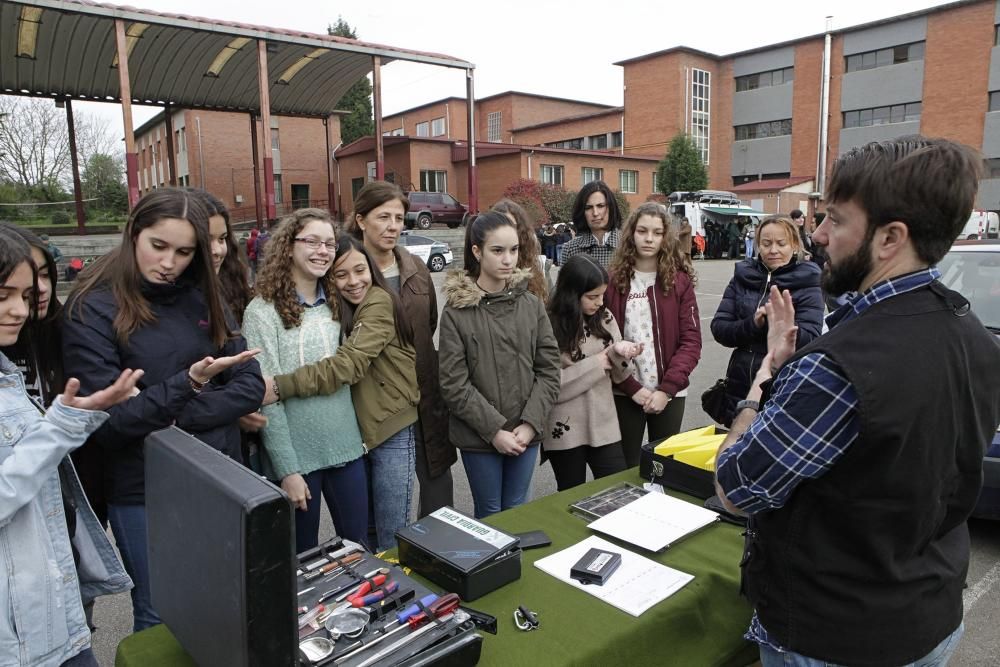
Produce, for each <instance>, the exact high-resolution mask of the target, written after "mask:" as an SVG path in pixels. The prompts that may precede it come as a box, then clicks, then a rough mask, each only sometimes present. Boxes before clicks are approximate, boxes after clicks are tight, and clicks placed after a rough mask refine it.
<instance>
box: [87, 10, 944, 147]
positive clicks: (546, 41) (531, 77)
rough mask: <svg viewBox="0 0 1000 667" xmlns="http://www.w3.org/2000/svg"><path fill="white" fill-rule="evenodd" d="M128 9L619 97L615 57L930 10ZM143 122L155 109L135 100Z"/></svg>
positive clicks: (399, 96)
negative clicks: (311, 37) (333, 40)
mask: <svg viewBox="0 0 1000 667" xmlns="http://www.w3.org/2000/svg"><path fill="white" fill-rule="evenodd" d="M121 4H127V5H131V6H134V7H140V8H144V9H151V10H154V11H163V12H170V13H175V14H187V15H190V16H198V17H205V18H210V19H220V20H229V21H238V22H241V23H250V24H255V25H261V26H268V27H274V28H286V29H293V30H301V31H308V32H317V33H325V32H326V26H327V25H328V24H329V23H332V22H334V21H336V19H337V16H338V15H341V16H343V18H344V19H345V20H346V21H347V22H348V23H349V24H350V25H351V26H352V27H353V28H354V29H355V31H356V33H357V35H358V38H359V39H362V40H365V41H368V42H375V43H378V44H383V45H387V46H395V47H402V48H409V49H415V50H421V51H432V52H436V53H443V54H446V55H449V56H453V57H455V58H459V59H463V60H467V61H470V62H472V63H474V64H475V65H476V74H475V76H476V95H477V97H483V96H486V95H491V94H493V93H500V92H503V91H506V90H520V91H524V92H529V93H538V94H544V95H554V96H557V97H568V98H573V99H580V100H585V101H589V102H601V103H605V104H613V105H619V104H621V103H622V68H621V67H617V66H615V65H612V63H613V62H616V61H619V60H624V59H626V58H631V57H634V56H638V55H642V54H645V53H651V52H653V51H659V50H661V49H666V48H669V47H673V46H678V45H684V46H690V47H693V48H697V49H702V50H704V51H709V52H711V53H717V54H727V53H732V52H735V51H741V50H744V49H751V48H755V47H758V46H765V45H767V44H773V43H775V42H780V41H784V40H788V39H794V38H797V37H803V36H806V35H813V34H817V33H820V32H822V31H823V29H824V25H825V17H826V16H827V15H828V14H832V15H833V26H834V28H842V27H847V26H852V25H857V24H859V23H865V22H868V21H874V20H878V19H882V18H888V17H891V16H896V15H899V14H904V13H907V12H911V11H916V10H919V9H924V8H927V7H931V6H934V5H940V4H944V3H942V2H940V1H937V2H934V1H923V0H880V1H879V2H872V1H871V0H838V1H837V2H815V1H813V0H759V1H758V2H730V1H723V0H700V1H697V2H683V3H681V2H652V1H649V0H617V1H614V2H610V3H609V2H606V1H603V0H602V1H601V2H597V1H594V0H555V1H552V0H533V1H529V0H506V1H505V2H489V3H488V2H482V1H481V0H472V1H471V2H470V1H469V0H462V1H459V0H436V1H432V2H416V1H414V0H406V1H405V2H404V1H403V0H376V1H374V2H373V1H368V2H350V3H347V2H324V1H322V0H278V1H277V2H268V3H258V2H247V0H170V2H166V1H165V0H128V1H127V2H125V1H122V2H121ZM382 72H383V76H382V90H383V95H382V99H383V108H384V109H385V113H386V114H390V113H394V112H397V111H401V110H403V109H407V108H410V107H413V106H417V105H419V104H423V103H425V102H430V101H433V100H436V99H440V98H442V97H447V96H449V95H457V96H464V95H465V81H464V76H463V74H462V72H461V71H459V70H450V69H446V68H443V67H434V66H430V65H414V64H410V63H399V62H396V63H391V64H389V65H387V66H386V67H384V68H383V70H382ZM74 107H75V108H79V109H81V110H86V111H88V112H97V113H99V114H100V115H101V116H102V117H105V118H108V119H109V120H111V121H112V122H113V123H114V127H115V129H116V130H117V131H118V132H121V112H120V110H119V107H118V106H117V105H110V104H101V103H75V104H74ZM133 109H134V110H135V115H136V122H135V124H136V126H138V125H139V124H140V123H142V122H144V121H145V120H147V119H149V118H150V117H151V116H153V115H154V114H155V113H157V112H158V111H159V109H157V108H149V107H140V106H135V107H133Z"/></svg>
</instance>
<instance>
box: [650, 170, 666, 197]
mask: <svg viewBox="0 0 1000 667" xmlns="http://www.w3.org/2000/svg"><path fill="white" fill-rule="evenodd" d="M651 192H653V194H664V193H663V192H661V191H660V184H659V183H657V182H656V172H655V171H654V172H653V189H652V190H651Z"/></svg>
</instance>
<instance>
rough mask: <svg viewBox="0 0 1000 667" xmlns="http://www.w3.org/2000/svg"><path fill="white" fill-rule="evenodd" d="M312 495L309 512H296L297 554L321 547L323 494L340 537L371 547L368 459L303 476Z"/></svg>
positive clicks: (362, 458)
mask: <svg viewBox="0 0 1000 667" xmlns="http://www.w3.org/2000/svg"><path fill="white" fill-rule="evenodd" d="M303 478H304V479H305V481H306V486H308V487H309V495H310V496H312V498H311V499H310V500H308V501H306V509H305V510H304V511H303V510H297V511H296V512H295V553H299V554H300V553H302V552H303V551H308V550H309V549H312V548H313V547H315V546H316V545H317V544H319V508H320V494H322V496H323V498H324V499H325V500H326V508H327V509H328V510H330V517H331V518H332V519H333V526H334V528H336V530H337V535H339V536H340V537H345V538H347V539H349V540H353V541H354V542H357V543H358V544H365V545H367V544H368V476H367V474H366V473H365V459H364V457H361V456H359V457H358V458H356V459H354V460H353V461H350V462H348V463H345V464H344V465H342V466H335V467H330V468H323V469H322V470H314V471H312V472H311V473H309V474H307V475H303Z"/></svg>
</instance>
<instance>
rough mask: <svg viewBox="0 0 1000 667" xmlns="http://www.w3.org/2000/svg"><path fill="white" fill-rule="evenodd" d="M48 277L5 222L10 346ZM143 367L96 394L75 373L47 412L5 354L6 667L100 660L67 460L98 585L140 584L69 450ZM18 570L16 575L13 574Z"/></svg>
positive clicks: (1, 454)
mask: <svg viewBox="0 0 1000 667" xmlns="http://www.w3.org/2000/svg"><path fill="white" fill-rule="evenodd" d="M37 285H38V276H37V269H36V268H35V263H34V261H33V260H32V258H31V250H30V249H29V246H28V244H27V243H25V241H24V240H23V239H22V238H20V237H19V236H16V235H14V234H11V233H10V232H9V231H7V230H0V346H3V347H5V346H9V345H12V344H13V343H15V342H16V341H17V337H18V334H19V333H20V331H21V328H22V327H23V326H24V324H25V322H26V321H27V320H28V316H29V315H30V314H31V311H32V309H33V308H35V307H36V305H37V303H38V290H37ZM141 377H142V371H134V372H133V371H131V370H125V371H123V372H122V373H121V375H120V376H119V377H118V379H117V380H116V381H115V383H114V384H113V385H112V386H110V387H108V388H106V389H103V390H101V391H98V392H95V393H94V394H92V395H91V396H88V397H86V398H80V397H78V396H77V395H76V392H77V390H78V389H79V386H80V383H79V382H78V381H77V380H75V379H70V380H69V381H68V382H67V383H66V388H65V391H64V392H63V394H62V395H61V396H59V397H57V398H56V399H55V401H54V402H53V404H52V407H51V408H50V409H49V410H48V411H47V412H45V413H44V414H43V413H42V412H41V410H40V408H39V406H38V404H37V403H34V402H33V401H32V400H31V399H30V398H29V397H28V393H27V391H26V390H25V385H24V379H23V377H22V376H21V374H20V373H19V372H18V370H17V368H16V367H15V366H14V364H13V363H12V362H11V361H10V360H9V359H7V357H5V356H4V355H3V354H0V560H2V561H3V565H4V571H5V572H7V573H8V574H7V576H5V577H2V578H0V603H2V604H4V609H5V610H6V613H4V614H0V667H8V666H14V665H16V666H18V667H25V666H28V665H30V666H36V665H37V666H48V665H66V664H71V665H74V666H81V665H87V666H96V665H97V661H96V660H95V659H94V655H93V652H92V651H91V649H90V628H89V627H88V626H87V622H86V619H85V617H84V613H83V605H82V603H81V596H80V590H81V588H82V587H84V585H85V584H83V583H81V582H80V581H79V580H78V579H77V576H76V566H75V564H74V561H73V552H72V547H71V546H70V539H69V535H68V533H67V528H66V521H67V517H66V515H65V513H64V510H63V496H62V491H61V488H60V481H59V473H58V469H59V466H60V465H63V466H66V467H67V471H68V473H69V474H68V480H69V484H68V487H69V492H70V493H71V495H72V496H73V501H74V502H73V503H72V505H73V506H75V511H76V517H75V520H76V522H77V542H76V544H77V545H78V546H80V547H81V556H82V557H88V556H89V557H90V558H89V559H88V562H87V565H88V567H87V569H88V571H89V572H92V573H94V574H95V575H97V578H96V579H95V581H93V582H89V584H87V587H88V588H89V590H90V591H95V590H96V591H100V592H118V591H120V590H126V589H127V588H129V586H130V585H131V582H129V579H128V576H126V575H125V573H124V571H122V568H121V565H120V564H119V563H118V560H117V558H116V557H115V555H114V549H113V548H112V546H111V544H110V542H109V541H108V538H107V535H106V534H105V532H104V531H103V530H102V529H101V527H100V524H98V522H97V519H96V517H95V516H94V514H93V512H92V511H90V506H89V505H88V504H87V502H86V500H85V499H84V497H83V493H82V490H81V489H80V485H79V482H78V481H77V479H76V475H75V473H74V472H73V468H72V464H71V463H70V462H69V458H68V457H67V456H66V455H67V454H69V452H70V451H71V450H73V449H75V448H76V447H79V446H80V445H81V444H83V442H84V440H86V438H87V436H88V435H90V433H92V432H93V431H94V430H95V429H96V428H97V427H98V426H100V425H101V423H102V422H104V420H105V419H107V417H108V415H107V414H105V413H103V412H99V411H100V410H103V409H105V408H108V407H110V406H112V405H114V404H116V403H119V402H121V401H123V400H125V399H126V398H128V397H129V396H130V395H131V394H132V391H133V390H134V389H135V383H136V382H137V381H138V380H139V379H140V378H141ZM10 573H15V576H10Z"/></svg>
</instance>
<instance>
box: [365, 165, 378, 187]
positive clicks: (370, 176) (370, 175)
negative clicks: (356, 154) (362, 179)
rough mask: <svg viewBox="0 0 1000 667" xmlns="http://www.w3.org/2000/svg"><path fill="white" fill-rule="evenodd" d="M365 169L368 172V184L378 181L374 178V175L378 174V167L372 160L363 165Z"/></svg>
mask: <svg viewBox="0 0 1000 667" xmlns="http://www.w3.org/2000/svg"><path fill="white" fill-rule="evenodd" d="M365 168H366V169H367V171H368V182H369V183H371V182H372V181H375V180H378V179H377V178H376V175H377V174H378V165H377V164H376V163H375V160H372V161H371V162H368V163H367V164H366V165H365Z"/></svg>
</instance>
